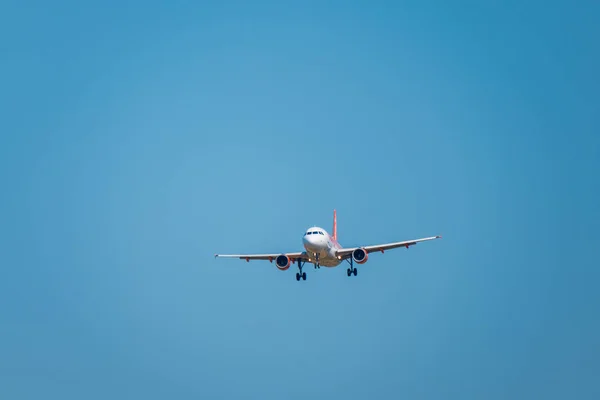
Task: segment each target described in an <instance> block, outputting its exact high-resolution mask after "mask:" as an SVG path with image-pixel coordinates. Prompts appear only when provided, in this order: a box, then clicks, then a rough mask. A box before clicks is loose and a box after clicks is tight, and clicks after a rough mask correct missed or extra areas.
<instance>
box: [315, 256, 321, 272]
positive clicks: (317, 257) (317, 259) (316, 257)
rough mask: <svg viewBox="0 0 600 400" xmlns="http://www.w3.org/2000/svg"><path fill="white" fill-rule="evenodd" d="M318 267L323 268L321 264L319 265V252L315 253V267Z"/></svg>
mask: <svg viewBox="0 0 600 400" xmlns="http://www.w3.org/2000/svg"><path fill="white" fill-rule="evenodd" d="M317 268H321V265H319V253H315V269H317Z"/></svg>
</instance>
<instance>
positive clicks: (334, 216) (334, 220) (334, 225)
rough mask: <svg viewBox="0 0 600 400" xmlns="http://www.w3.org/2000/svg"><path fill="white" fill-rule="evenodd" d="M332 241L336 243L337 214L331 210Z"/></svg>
mask: <svg viewBox="0 0 600 400" xmlns="http://www.w3.org/2000/svg"><path fill="white" fill-rule="evenodd" d="M333 239H334V240H335V241H337V214H336V212H335V210H333Z"/></svg>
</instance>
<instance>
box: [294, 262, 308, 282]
mask: <svg viewBox="0 0 600 400" xmlns="http://www.w3.org/2000/svg"><path fill="white" fill-rule="evenodd" d="M304 264H306V261H302V260H298V269H299V270H300V272H296V280H297V281H299V280H300V278H302V280H303V281H305V280H306V272H302V267H303V266H304Z"/></svg>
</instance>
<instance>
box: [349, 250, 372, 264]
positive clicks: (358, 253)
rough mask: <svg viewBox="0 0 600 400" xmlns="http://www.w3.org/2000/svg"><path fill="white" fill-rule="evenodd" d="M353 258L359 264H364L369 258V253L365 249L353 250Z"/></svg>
mask: <svg viewBox="0 0 600 400" xmlns="http://www.w3.org/2000/svg"><path fill="white" fill-rule="evenodd" d="M352 259H353V260H354V262H355V263H357V264H364V263H366V262H367V260H368V259H369V253H367V251H366V250H365V249H356V250H354V251H353V252H352Z"/></svg>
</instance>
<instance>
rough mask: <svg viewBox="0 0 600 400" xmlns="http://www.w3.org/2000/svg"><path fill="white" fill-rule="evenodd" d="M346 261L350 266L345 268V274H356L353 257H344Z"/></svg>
mask: <svg viewBox="0 0 600 400" xmlns="http://www.w3.org/2000/svg"><path fill="white" fill-rule="evenodd" d="M346 262H347V263H348V264H350V268H348V269H347V270H346V274H347V275H348V276H352V274H354V276H356V274H358V270H357V269H356V267H355V266H354V259H353V258H352V257H350V258H349V259H346Z"/></svg>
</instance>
